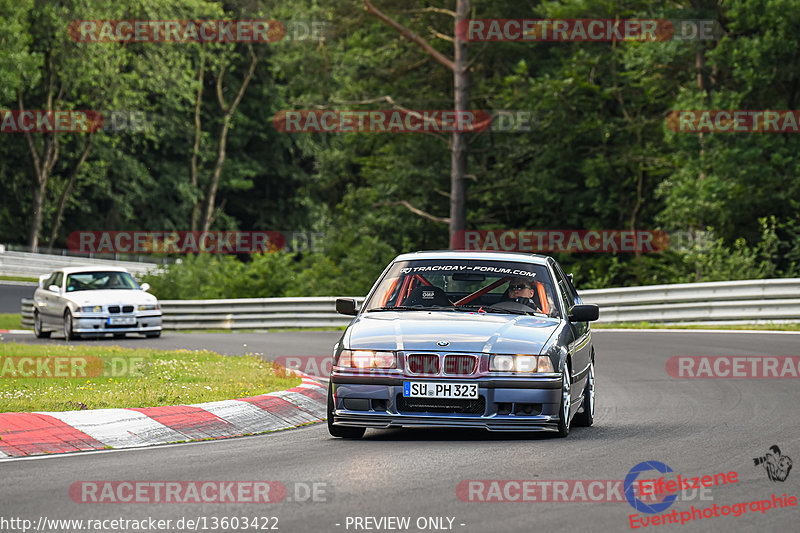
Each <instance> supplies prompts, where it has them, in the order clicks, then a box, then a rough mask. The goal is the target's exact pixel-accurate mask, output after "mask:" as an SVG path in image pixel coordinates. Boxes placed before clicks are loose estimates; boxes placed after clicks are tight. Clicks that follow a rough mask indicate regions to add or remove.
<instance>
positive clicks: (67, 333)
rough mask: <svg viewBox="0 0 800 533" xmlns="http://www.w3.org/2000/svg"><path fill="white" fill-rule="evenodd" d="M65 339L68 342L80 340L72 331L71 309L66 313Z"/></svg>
mask: <svg viewBox="0 0 800 533" xmlns="http://www.w3.org/2000/svg"><path fill="white" fill-rule="evenodd" d="M64 338H65V339H67V340H68V341H71V340H75V339H77V338H78V336H77V335H75V332H74V331H73V330H72V313H70V311H69V309H67V311H66V312H65V313H64Z"/></svg>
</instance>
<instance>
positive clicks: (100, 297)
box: [64, 289, 158, 305]
mask: <svg viewBox="0 0 800 533" xmlns="http://www.w3.org/2000/svg"><path fill="white" fill-rule="evenodd" d="M64 298H66V299H67V300H69V301H71V302H74V303H76V304H78V305H107V304H133V305H141V304H150V305H153V304H155V303H157V302H158V300H157V299H156V297H155V296H153V295H152V294H149V293H146V292H144V291H138V290H126V289H109V290H97V291H75V292H68V293H66V294H65V295H64Z"/></svg>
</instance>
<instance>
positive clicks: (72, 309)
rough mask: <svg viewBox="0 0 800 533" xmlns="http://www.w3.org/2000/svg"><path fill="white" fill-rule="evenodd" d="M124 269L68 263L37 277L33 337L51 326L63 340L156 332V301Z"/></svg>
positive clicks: (158, 313) (158, 316)
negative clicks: (66, 266)
mask: <svg viewBox="0 0 800 533" xmlns="http://www.w3.org/2000/svg"><path fill="white" fill-rule="evenodd" d="M148 289H150V286H149V285H148V284H147V283H144V284H143V285H141V286H139V284H138V283H136V280H134V279H133V277H132V276H131V275H130V274H129V273H128V271H127V270H125V269H124V268H119V267H110V266H102V267H69V268H62V269H60V270H56V271H55V272H53V273H51V274H49V275H48V274H45V275H43V276H40V277H39V288H37V289H36V292H35V293H34V294H33V329H34V332H35V333H36V336H37V337H39V338H43V337H49V336H50V333H52V332H53V331H57V332H62V333H63V334H64V337H65V338H66V339H68V340H69V339H75V338H79V337H82V336H103V335H106V334H113V335H114V337H117V338H120V337H124V336H125V334H126V333H141V334H143V335H145V336H147V337H158V336H160V335H161V310H160V308H159V305H158V300H157V299H156V297H155V296H153V295H152V294H148V293H147V290H148Z"/></svg>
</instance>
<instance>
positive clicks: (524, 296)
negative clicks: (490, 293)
mask: <svg viewBox="0 0 800 533" xmlns="http://www.w3.org/2000/svg"><path fill="white" fill-rule="evenodd" d="M533 291H534V288H533V280H532V279H527V278H511V281H509V282H508V298H507V300H512V301H515V302H519V303H521V304H525V305H527V306H529V307H533V308H534V309H536V311H538V312H540V313H541V310H540V309H539V306H538V305H536V300H535V299H534V297H533Z"/></svg>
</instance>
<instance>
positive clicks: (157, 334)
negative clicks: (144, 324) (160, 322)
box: [144, 331, 161, 339]
mask: <svg viewBox="0 0 800 533" xmlns="http://www.w3.org/2000/svg"><path fill="white" fill-rule="evenodd" d="M144 336H145V337H147V338H148V339H157V338H159V337H160V336H161V332H160V331H155V332H153V333H145V334H144Z"/></svg>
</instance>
